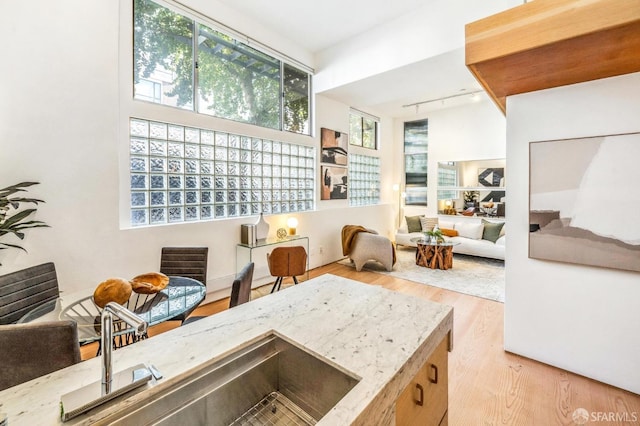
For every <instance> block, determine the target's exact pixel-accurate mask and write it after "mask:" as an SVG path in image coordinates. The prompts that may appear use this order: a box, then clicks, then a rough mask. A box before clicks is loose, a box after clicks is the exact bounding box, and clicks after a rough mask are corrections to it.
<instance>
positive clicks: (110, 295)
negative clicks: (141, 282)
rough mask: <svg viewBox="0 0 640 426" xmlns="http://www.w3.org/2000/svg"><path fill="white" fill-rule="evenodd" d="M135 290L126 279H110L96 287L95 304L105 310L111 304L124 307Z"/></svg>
mask: <svg viewBox="0 0 640 426" xmlns="http://www.w3.org/2000/svg"><path fill="white" fill-rule="evenodd" d="M132 291H133V288H132V287H131V283H130V282H129V281H128V280H125V279H124V278H109V279H107V280H105V281H103V282H101V283H100V284H98V287H96V290H95V291H94V292H93V302H94V303H95V304H96V305H97V306H98V307H100V308H104V307H105V306H106V304H107V303H109V302H116V303H117V304H119V305H124V304H125V303H127V300H129V297H130V296H131V292H132Z"/></svg>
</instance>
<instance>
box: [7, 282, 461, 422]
mask: <svg viewBox="0 0 640 426" xmlns="http://www.w3.org/2000/svg"><path fill="white" fill-rule="evenodd" d="M452 327H453V308H451V307H448V306H444V305H441V304H438V303H434V302H430V301H426V300H422V299H418V298H414V297H411V296H407V295H403V294H400V293H396V292H393V291H389V290H386V289H383V288H380V287H376V286H372V285H368V284H363V283H359V282H357V281H353V280H349V279H346V278H341V277H337V276H334V275H329V274H327V275H322V276H320V277H317V278H314V279H312V280H309V281H306V282H304V283H301V284H300V285H297V286H293V287H290V288H287V289H286V290H283V291H280V292H278V293H276V294H272V295H269V296H265V297H262V298H259V299H257V300H254V301H251V302H249V303H246V304H243V305H240V306H237V307H235V308H233V309H230V310H227V311H224V312H221V313H219V314H216V315H212V316H210V317H206V318H203V319H201V320H200V321H196V322H194V323H191V324H188V325H186V326H183V327H179V328H177V329H174V330H171V331H169V332H166V333H163V334H161V335H159V336H156V337H153V338H150V339H147V340H143V341H141V342H139V343H136V344H134V345H131V346H128V347H125V348H122V349H118V350H117V351H115V352H114V353H113V359H114V361H113V363H114V365H113V368H114V371H121V370H123V369H125V368H127V367H131V366H133V365H136V364H139V363H141V362H143V363H150V364H154V365H155V366H156V367H157V368H158V369H159V370H160V371H161V372H162V374H163V376H164V378H163V379H161V380H159V381H158V382H157V383H156V382H155V381H152V382H150V384H148V385H146V387H142V388H140V389H139V390H135V391H132V392H130V393H129V394H126V395H123V396H121V397H118V398H116V399H115V400H113V401H111V402H109V403H107V404H105V405H103V406H101V407H98V408H96V409H93V410H91V411H90V412H89V413H87V414H84V415H81V416H79V417H76V418H74V419H71V420H70V421H68V422H66V423H64V424H67V425H76V424H95V423H100V421H101V419H104V418H105V417H107V416H111V415H113V414H114V413H116V412H118V411H120V410H123V409H124V408H126V407H127V406H130V405H135V404H136V403H138V402H139V401H141V400H142V399H146V398H148V397H149V396H150V395H154V394H157V398H161V396H162V391H163V389H164V388H166V385H167V384H170V383H171V382H175V381H179V380H180V379H181V378H183V377H184V376H185V375H186V374H188V373H189V372H190V370H193V369H194V368H196V367H198V366H200V365H202V364H203V363H206V362H210V360H212V359H215V358H219V357H222V356H223V355H224V354H227V353H229V352H231V351H233V350H234V349H235V348H237V347H239V346H242V345H245V344H246V343H247V342H249V341H252V340H255V339H258V338H260V337H262V336H266V335H268V334H270V333H273V332H276V333H278V334H280V335H282V336H285V337H286V338H287V339H289V340H291V341H293V342H295V343H297V344H298V345H299V346H301V347H303V348H304V349H305V350H307V351H308V352H310V353H312V354H314V355H316V356H319V357H322V358H325V359H327V360H329V361H330V362H331V363H334V364H335V365H337V366H339V367H340V368H342V369H344V370H345V371H348V372H350V373H352V374H353V375H354V376H356V377H358V378H359V382H358V383H357V384H356V385H355V387H353V389H351V391H349V392H348V393H347V394H346V396H345V397H344V398H342V399H341V400H340V401H339V402H338V403H337V404H336V405H335V406H334V407H333V408H332V409H331V410H330V411H329V412H328V413H327V414H326V415H325V416H324V417H323V418H322V419H321V420H320V422H318V424H319V425H349V424H352V425H372V424H376V425H394V424H396V401H397V400H398V399H399V397H400V396H401V394H407V393H408V395H409V396H411V394H413V393H414V390H413V388H412V387H413V386H414V381H415V378H416V377H417V376H419V375H420V373H421V371H423V370H424V369H425V366H427V360H429V359H431V357H432V355H433V354H434V353H435V352H436V350H437V348H447V349H449V350H450V349H451V341H452V340H451V332H452ZM445 362H446V353H445ZM431 367H432V369H433V365H431ZM445 367H446V364H445ZM100 369H101V365H100V359H91V360H88V361H84V362H81V363H80V364H76V365H74V366H71V367H68V368H66V369H64V370H60V371H57V372H54V373H52V374H49V375H46V376H43V377H40V378H37V379H34V380H31V381H29V382H26V383H24V384H22V385H19V386H15V387H13V388H9V389H7V390H5V391H2V392H0V412H5V413H7V414H8V420H9V424H10V425H11V426H15V425H22V424H24V425H33V424H39V425H48V424H52V425H53V424H62V422H61V421H60V419H59V416H60V407H59V403H60V396H61V395H63V394H66V393H68V392H71V391H74V390H76V389H78V388H80V387H83V386H85V385H88V384H90V383H92V382H95V381H97V380H99V379H100ZM427 374H429V371H427ZM439 374H440V377H441V379H440V380H441V381H442V380H443V379H444V382H445V383H446V374H447V372H446V368H444V369H443V370H441V371H440V373H439ZM437 375H438V372H437V371H436V381H437V380H438V379H437ZM429 380H431V379H429ZM420 397H422V391H421V392H420ZM444 401H445V417H446V387H445V388H444ZM425 409H427V408H425ZM445 423H446V418H445ZM436 424H437V423H436Z"/></svg>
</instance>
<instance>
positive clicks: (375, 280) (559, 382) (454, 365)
mask: <svg viewBox="0 0 640 426" xmlns="http://www.w3.org/2000/svg"><path fill="white" fill-rule="evenodd" d="M325 273H330V274H334V275H340V276H343V277H346V278H351V279H354V280H358V281H361V282H365V283H368V284H371V285H378V286H382V287H385V288H388V289H390V290H394V291H398V292H401V293H405V294H409V295H412V296H415V297H421V298H423V299H428V300H433V301H435V302H439V303H444V304H446V305H450V306H453V308H454V348H453V352H451V353H450V354H449V424H450V425H453V426H458V425H460V426H467V425H517V426H520V425H522V426H529V425H531V426H539V425H540V426H552V425H574V424H576V423H575V422H574V421H573V419H572V415H573V412H574V411H575V410H576V409H578V408H584V409H585V410H587V411H588V412H589V413H590V415H591V416H592V418H598V417H599V418H600V419H607V420H606V421H600V422H595V421H589V423H588V425H596V424H600V425H609V426H613V425H622V426H624V425H637V424H640V395H636V394H633V393H631V392H627V391H623V390H620V389H617V388H614V387H612V386H609V385H605V384H603V383H600V382H596V381H594V380H591V379H588V378H585V377H582V376H579V375H576V374H573V373H569V372H567V371H564V370H561V369H558V368H555V367H551V366H549V365H546V364H542V363H540V362H537V361H533V360H530V359H527V358H523V357H520V356H518V355H514V354H511V353H508V352H505V351H504V350H503V304H502V303H499V302H494V301H490V300H486V299H481V298H478V297H473V296H467V295H464V294H461V293H456V292H452V291H448V290H444V289H440V288H437V287H431V286H427V285H422V284H417V283H414V282H412V281H407V280H402V279H399V278H394V277H391V276H388V275H382V274H376V273H373V272H367V271H362V272H356V271H355V270H354V269H353V268H351V267H348V266H344V265H339V264H337V263H332V264H329V265H325V266H322V267H320V268H316V269H314V270H312V271H311V272H310V276H311V277H315V276H318V275H322V274H325ZM303 284H304V283H302V284H301V285H303ZM287 285H290V284H287V283H286V282H285V284H283V287H285V286H287ZM270 289H271V287H270V286H265V287H262V288H260V289H257V290H254V293H255V296H256V297H259V296H261V295H263V294H268V293H269V291H270ZM228 303H229V302H228V299H225V300H221V301H218V302H214V303H209V304H207V305H204V306H201V307H199V308H198V309H197V310H196V311H195V312H194V315H211V314H214V313H217V312H220V311H223V310H225V309H227V306H228ZM174 323H175V321H174ZM176 326H178V324H162V325H160V326H156V327H153V328H152V329H151V330H150V335H151V336H153V335H156V334H158V333H161V332H164V331H166V330H168V329H171V328H173V327H176ZM399 326H401V325H399ZM84 352H85V353H84V357H85V358H86V357H91V356H93V355H94V354H95V348H93V349H91V348H87V349H85V350H84ZM611 362H615V359H612V360H611ZM593 416H595V417H593ZM625 418H626V419H627V420H632V421H624V420H625ZM634 418H635V419H636V420H635V421H633V419H634ZM611 419H614V420H613V421H611ZM615 419H617V420H615ZM590 420H591V419H590Z"/></svg>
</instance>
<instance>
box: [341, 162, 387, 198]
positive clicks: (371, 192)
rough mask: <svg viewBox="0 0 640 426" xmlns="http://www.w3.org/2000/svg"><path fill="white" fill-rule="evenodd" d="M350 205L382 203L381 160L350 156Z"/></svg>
mask: <svg viewBox="0 0 640 426" xmlns="http://www.w3.org/2000/svg"><path fill="white" fill-rule="evenodd" d="M348 181H349V205H351V206H366V205H371V204H378V203H380V158H378V157H373V156H370V155H360V154H349V179H348Z"/></svg>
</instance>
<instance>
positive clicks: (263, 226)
mask: <svg viewBox="0 0 640 426" xmlns="http://www.w3.org/2000/svg"><path fill="white" fill-rule="evenodd" d="M255 225H256V239H257V240H264V239H266V238H267V236H268V235H269V228H270V226H269V222H267V221H266V220H264V215H263V214H262V213H260V217H259V218H258V220H257V221H256V224H255Z"/></svg>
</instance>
